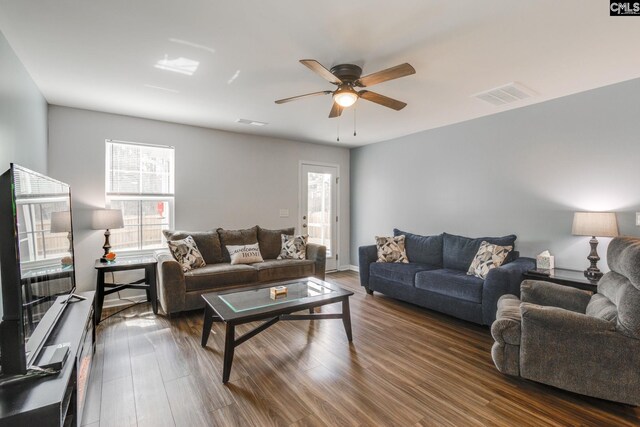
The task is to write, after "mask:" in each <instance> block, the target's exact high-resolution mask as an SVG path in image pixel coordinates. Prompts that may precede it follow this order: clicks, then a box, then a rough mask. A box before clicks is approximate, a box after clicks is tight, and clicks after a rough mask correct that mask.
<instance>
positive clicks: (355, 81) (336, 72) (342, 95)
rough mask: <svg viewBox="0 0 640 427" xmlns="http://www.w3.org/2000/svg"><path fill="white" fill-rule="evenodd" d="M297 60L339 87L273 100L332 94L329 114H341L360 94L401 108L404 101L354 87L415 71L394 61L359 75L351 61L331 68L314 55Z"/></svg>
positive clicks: (367, 98) (374, 83) (360, 96)
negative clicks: (313, 57) (389, 66)
mask: <svg viewBox="0 0 640 427" xmlns="http://www.w3.org/2000/svg"><path fill="white" fill-rule="evenodd" d="M300 62H301V63H302V64H303V65H305V66H307V67H308V68H309V69H310V70H311V71H313V72H315V73H316V74H318V75H320V76H321V77H323V78H324V79H325V80H327V81H328V82H329V83H332V84H334V85H336V86H338V88H337V89H336V90H323V91H320V92H313V93H307V94H305V95H298V96H293V97H291V98H284V99H279V100H277V101H276V104H284V103H286V102H291V101H296V100H298V99H303V98H309V97H312V96H318V95H329V94H332V95H333V106H332V107H331V112H330V113H329V118H333V117H338V116H340V114H342V111H343V110H344V109H345V108H347V107H350V106H352V105H353V104H355V102H356V101H357V100H358V99H359V98H362V99H366V100H367V101H371V102H375V103H376V104H380V105H383V106H385V107H388V108H392V109H394V110H402V109H403V108H404V107H406V106H407V104H406V103H404V102H402V101H398V100H396V99H393V98H389V97H387V96H384V95H380V94H379V93H375V92H371V91H369V90H360V91H358V90H356V89H355V88H357V87H358V88H359V87H369V86H373V85H376V84H378V83H382V82H386V81H388V80H394V79H398V78H400V77H405V76H409V75H411V74H415V72H416V70H415V69H414V68H413V67H412V66H411V65H409V64H407V63H404V64H400V65H396V66H395V67H391V68H387V69H386V70H382V71H378V72H377V73H373V74H369V75H366V76H364V77H360V76H361V75H362V68H360V67H358V66H357V65H354V64H340V65H336V66H335V67H331V70H327V69H326V68H325V67H323V66H322V64H320V63H319V62H318V61H316V60H315V59H301V60H300Z"/></svg>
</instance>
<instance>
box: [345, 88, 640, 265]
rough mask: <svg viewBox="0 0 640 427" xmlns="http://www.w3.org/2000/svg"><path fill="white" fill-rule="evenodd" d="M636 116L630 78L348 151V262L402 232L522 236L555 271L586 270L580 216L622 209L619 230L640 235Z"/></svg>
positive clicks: (638, 101)
mask: <svg viewBox="0 0 640 427" xmlns="http://www.w3.org/2000/svg"><path fill="white" fill-rule="evenodd" d="M639 117H640V80H632V81H628V82H624V83H620V84H617V85H613V86H609V87H605V88H600V89H596V90H592V91H588V92H583V93H580V94H577V95H572V96H568V97H564V98H560V99H556V100H553V101H548V102H544V103H540V104H537V105H533V106H529V107H525V108H521V109H516V110H512V111H508V112H503V113H500V114H496V115H492V116H488V117H484V118H480V119H476V120H471V121H468V122H464V123H459V124H455V125H451V126H447V127H442V128H439V129H434V130H429V131H425V132H421V133H417V134H414V135H409V136H406V137H402V138H399V139H395V140H391V141H385V142H381V143H378V144H373V145H369V146H365V147H361V148H358V149H354V150H352V151H351V194H352V199H351V215H352V217H351V227H352V228H351V229H352V232H351V263H352V264H353V265H357V264H358V251H357V249H358V246H360V245H365V244H373V243H374V239H373V238H374V236H375V235H390V233H391V232H392V229H393V227H398V228H401V229H405V230H406V231H412V232H416V233H423V234H436V233H440V232H443V231H446V232H449V233H454V234H462V235H466V236H491V235H504V234H508V233H515V234H517V235H518V240H517V242H516V247H517V249H519V250H520V251H521V252H522V254H523V255H526V256H534V255H536V254H537V253H539V252H541V251H543V250H544V249H549V250H550V251H551V253H552V254H553V255H555V257H556V266H558V267H565V268H573V269H584V268H586V267H587V264H588V263H587V260H586V259H585V257H586V256H587V255H588V240H589V238H588V237H577V236H572V235H571V223H572V219H573V212H574V211H576V210H602V211H609V210H612V211H616V212H618V222H619V226H620V231H621V233H622V234H627V235H635V236H638V235H640V228H638V227H636V226H635V213H634V212H635V211H640V166H639V165H640V163H639V161H640V119H639ZM609 240H610V239H600V241H601V244H600V251H599V252H600V255H601V257H602V258H603V259H604V258H605V253H606V245H607V243H608V242H609ZM605 266H606V263H604V262H603V261H601V262H600V268H601V269H603V270H606V267H605Z"/></svg>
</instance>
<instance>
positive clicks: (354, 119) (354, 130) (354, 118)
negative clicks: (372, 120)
mask: <svg viewBox="0 0 640 427" xmlns="http://www.w3.org/2000/svg"><path fill="white" fill-rule="evenodd" d="M356 111H358V109H357V108H354V109H353V136H356Z"/></svg>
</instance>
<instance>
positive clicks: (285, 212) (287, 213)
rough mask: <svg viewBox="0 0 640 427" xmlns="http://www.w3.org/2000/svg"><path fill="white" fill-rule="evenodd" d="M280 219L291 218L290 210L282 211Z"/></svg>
mask: <svg viewBox="0 0 640 427" xmlns="http://www.w3.org/2000/svg"><path fill="white" fill-rule="evenodd" d="M280 218H289V209H280Z"/></svg>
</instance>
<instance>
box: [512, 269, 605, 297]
mask: <svg viewBox="0 0 640 427" xmlns="http://www.w3.org/2000/svg"><path fill="white" fill-rule="evenodd" d="M523 276H524V278H525V279H527V280H543V281H545V282H551V283H557V284H558V285H565V286H571V287H573V288H578V289H582V290H585V291H591V292H593V293H596V292H598V281H597V280H595V281H594V280H589V279H587V278H586V277H585V275H584V272H583V271H579V270H568V269H566V268H554V269H552V270H549V275H548V276H545V275H542V274H535V273H534V272H532V271H527V272H525V273H524V274H523Z"/></svg>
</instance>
